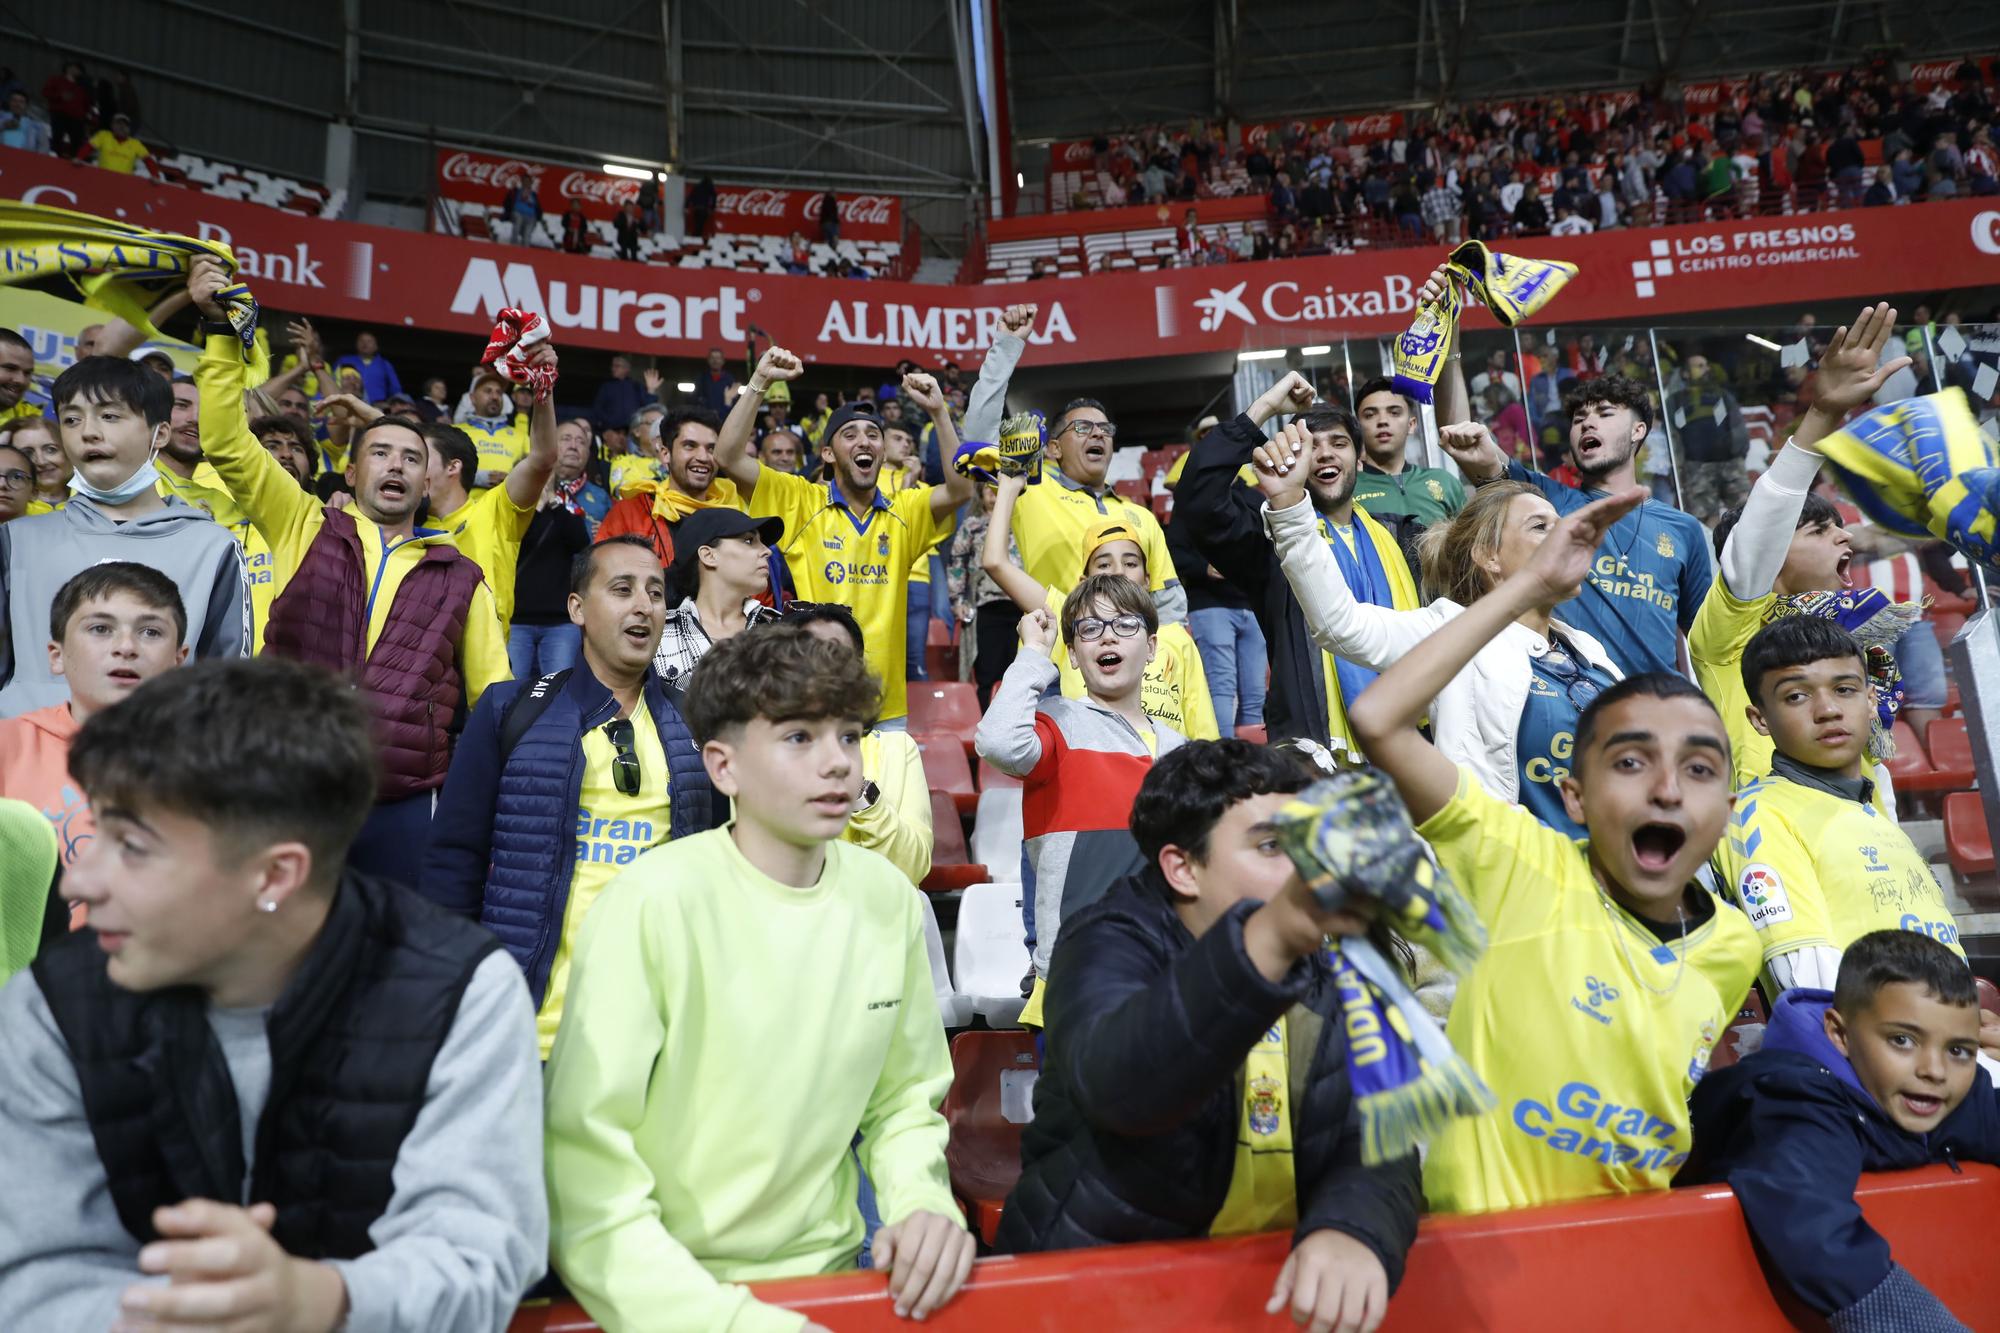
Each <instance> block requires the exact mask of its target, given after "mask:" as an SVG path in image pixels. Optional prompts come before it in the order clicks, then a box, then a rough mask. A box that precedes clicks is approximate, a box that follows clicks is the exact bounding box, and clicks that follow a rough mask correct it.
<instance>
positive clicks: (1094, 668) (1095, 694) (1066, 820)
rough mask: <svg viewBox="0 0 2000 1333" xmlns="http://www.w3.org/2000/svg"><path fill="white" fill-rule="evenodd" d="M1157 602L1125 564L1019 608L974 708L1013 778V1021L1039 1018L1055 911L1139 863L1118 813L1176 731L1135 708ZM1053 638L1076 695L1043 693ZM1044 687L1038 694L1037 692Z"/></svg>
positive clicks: (989, 755)
mask: <svg viewBox="0 0 2000 1333" xmlns="http://www.w3.org/2000/svg"><path fill="white" fill-rule="evenodd" d="M1159 627H1160V619H1159V612H1158V610H1157V609H1156V608H1155V605H1154V601H1153V598H1152V597H1151V596H1150V595H1149V594H1148V593H1147V590H1146V589H1145V588H1143V587H1141V586H1140V585H1139V584H1138V583H1135V582H1134V581H1133V580H1131V579H1129V578H1127V577H1125V576H1124V575H1123V574H1092V575H1089V576H1087V577H1086V578H1085V579H1084V580H1083V582H1081V583H1079V584H1077V585H1076V587H1075V588H1074V589H1072V590H1071V592H1070V594H1069V597H1068V599H1067V600H1065V601H1064V602H1063V605H1062V636H1061V638H1060V639H1058V638H1057V636H1056V625H1055V623H1054V618H1053V617H1052V616H1050V615H1049V613H1048V611H1047V610H1046V609H1038V610H1034V611H1030V612H1029V613H1028V614H1027V615H1025V616H1023V617H1021V628H1020V632H1021V650H1020V652H1019V653H1018V654H1016V655H1015V658H1014V661H1013V664H1012V665H1011V666H1009V667H1008V668H1007V674H1006V675H1004V676H1002V677H1001V678H1000V685H999V688H997V689H995V690H994V691H993V702H992V703H991V704H989V705H988V706H987V709H986V715H985V716H984V717H982V718H981V719H980V720H979V731H978V734H977V736H976V738H975V741H974V743H975V745H976V747H977V749H978V751H979V755H980V757H981V758H983V759H985V760H986V762H987V763H989V764H991V765H993V766H994V767H995V768H997V769H999V770H1000V771H1001V772H1003V773H1011V774H1013V775H1014V776H1015V777H1018V778H1020V779H1021V782H1022V793H1021V825H1022V833H1023V836H1024V838H1025V841H1024V842H1023V843H1022V846H1021V856H1022V860H1023V862H1024V866H1023V874H1022V884H1023V886H1024V889H1025V890H1026V891H1025V892H1024V893H1023V894H1022V898H1021V914H1022V917H1023V918H1024V920H1023V922H1022V925H1023V928H1024V929H1025V931H1026V932H1027V941H1028V948H1029V950H1030V952H1031V953H1032V954H1033V956H1034V973H1033V976H1032V979H1031V985H1030V987H1029V996H1028V1005H1027V1008H1025V1009H1023V1010H1022V1012H1021V1021H1022V1022H1024V1023H1030V1024H1035V1025H1039V1024H1040V1022H1041V1011H1042V992H1043V988H1044V983H1045V980H1046V978H1047V977H1048V971H1049V956H1050V953H1051V952H1052V951H1053V950H1054V948H1055V943H1056V932H1057V931H1058V930H1059V929H1060V928H1061V925H1062V921H1063V918H1064V917H1066V916H1068V915H1070V914H1071V913H1074V912H1077V911H1081V910H1082V909H1083V908H1085V907H1087V906H1089V905H1090V904H1091V903H1093V902H1095V901H1097V899H1098V898H1099V897H1100V896H1101V895H1102V894H1103V892H1104V890H1105V889H1106V888H1107V887H1109V886H1110V885H1111V884H1112V883H1114V882H1115V881H1117V880H1118V879H1120V878H1122V877H1124V876H1126V875H1132V874H1137V873H1138V872H1139V870H1140V869H1142V868H1143V863H1142V862H1141V861H1140V858H1139V845H1138V844H1137V843H1136V842H1134V841H1133V840H1132V833H1131V830H1130V829H1129V828H1128V827H1127V820H1128V818H1129V816H1130V814H1131V810H1132V801H1133V798H1134V797H1135V796H1137V795H1138V792H1139V784H1140V783H1141V782H1142V781H1143V780H1144V779H1145V776H1146V770H1147V769H1148V768H1150V767H1152V765H1153V761H1154V760H1156V759H1158V758H1159V757H1160V756H1161V755H1164V754H1166V753H1167V752H1168V751H1170V750H1172V749H1173V748H1174V747H1175V746H1177V745H1179V744H1181V742H1182V741H1183V740H1184V739H1185V738H1184V737H1183V736H1182V735H1181V734H1180V733H1179V732H1177V731H1175V730H1173V729H1172V728H1171V727H1169V726H1167V725H1166V724H1165V723H1164V722H1161V721H1160V720H1159V719H1158V718H1155V717H1151V716H1148V715H1147V713H1146V711H1145V703H1144V691H1145V671H1146V665H1147V663H1149V662H1151V661H1152V660H1153V654H1154V652H1155V650H1156V646H1157V639H1156V636H1157V635H1158V633H1159ZM1058 643H1063V644H1067V645H1068V647H1067V648H1065V649H1064V650H1063V651H1065V652H1066V653H1067V654H1068V656H1069V659H1070V661H1071V663H1072V664H1073V665H1074V666H1075V667H1076V669H1077V670H1078V671H1079V672H1081V673H1082V675H1083V687H1084V697H1083V698H1081V699H1070V698H1066V697H1064V696H1062V695H1059V694H1052V693H1050V690H1051V687H1052V686H1054V685H1055V683H1056V679H1057V672H1056V664H1055V662H1054V661H1053V660H1051V654H1052V653H1053V652H1054V651H1055V645H1056V644H1058ZM1045 696H1046V697H1045Z"/></svg>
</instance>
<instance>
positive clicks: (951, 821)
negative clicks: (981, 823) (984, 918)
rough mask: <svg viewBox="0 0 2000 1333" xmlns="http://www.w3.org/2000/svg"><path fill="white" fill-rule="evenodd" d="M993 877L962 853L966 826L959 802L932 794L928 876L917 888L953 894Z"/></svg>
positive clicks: (965, 853)
mask: <svg viewBox="0 0 2000 1333" xmlns="http://www.w3.org/2000/svg"><path fill="white" fill-rule="evenodd" d="M992 878H993V876H992V875H990V874H989V873H987V870H986V867H985V866H982V865H976V864H972V862H971V855H970V853H968V852H967V851H966V850H965V825H964V824H962V823H960V822H959V818H958V803H957V802H956V801H954V800H953V799H952V798H951V797H950V796H948V795H946V794H945V793H944V792H941V791H934V792H932V793H931V873H930V874H928V875H925V876H924V882H923V883H922V884H919V885H918V886H917V887H918V888H920V889H922V890H923V891H924V892H925V893H954V892H956V891H958V890H959V889H963V888H965V887H967V886H968V885H972V884H984V883H986V882H988V881H989V880H991V879H992Z"/></svg>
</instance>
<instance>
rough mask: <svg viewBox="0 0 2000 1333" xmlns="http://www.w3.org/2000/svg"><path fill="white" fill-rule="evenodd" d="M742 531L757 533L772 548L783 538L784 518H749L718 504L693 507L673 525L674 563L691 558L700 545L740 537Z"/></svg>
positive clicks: (744, 514)
mask: <svg viewBox="0 0 2000 1333" xmlns="http://www.w3.org/2000/svg"><path fill="white" fill-rule="evenodd" d="M746 532H755V533H758V534H760V535H761V536H762V537H763V538H764V545H766V546H771V547H775V546H776V545H777V544H778V543H779V542H780V541H782V540H784V536H785V520H784V519H782V518H752V517H751V516H750V515H748V514H746V513H744V512H743V511H742V510H741V509H724V508H721V507H720V506H718V507H716V508H714V509H697V510H695V511H694V512H693V513H692V514H689V515H688V516H687V517H686V518H684V519H682V520H681V521H680V522H679V523H678V524H676V525H675V526H674V563H675V564H676V565H678V564H680V562H681V561H682V559H684V558H685V559H688V560H692V559H694V558H695V553H696V552H697V551H699V550H701V548H702V547H704V546H713V545H715V544H716V543H717V542H725V541H728V540H729V539H730V538H731V537H741V536H742V535H743V534H744V533H746Z"/></svg>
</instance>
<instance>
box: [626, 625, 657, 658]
mask: <svg viewBox="0 0 2000 1333" xmlns="http://www.w3.org/2000/svg"><path fill="white" fill-rule="evenodd" d="M619 633H621V634H623V635H624V636H625V638H626V641H627V642H629V643H631V644H632V645H633V646H634V647H637V648H642V649H645V650H646V651H648V652H651V651H652V646H653V626H652V623H651V622H650V621H646V620H630V621H627V622H626V623H625V628H624V629H622V630H620V631H619Z"/></svg>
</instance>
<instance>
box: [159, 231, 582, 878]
mask: <svg viewBox="0 0 2000 1333" xmlns="http://www.w3.org/2000/svg"><path fill="white" fill-rule="evenodd" d="M228 281H229V278H228V274H227V273H226V272H225V271H224V270H223V268H222V266H221V265H220V264H219V263H217V262H216V261H214V260H212V259H208V258H198V259H196V260H195V261H194V265H193V268H192V270H191V271H190V272H189V274H188V294H189V295H190V296H191V297H192V298H193V299H194V304H195V307H196V308H197V309H198V310H200V311H201V313H202V317H203V321H204V322H203V325H202V332H203V334H204V335H205V338H206V343H207V346H206V349H205V351H204V352H203V355H202V358H201V364H200V365H199V366H198V367H197V368H196V370H195V384H196V385H197V386H198V387H199V388H200V390H201V427H202V428H201V441H202V445H203V449H204V452H205V453H206V454H207V455H208V460H209V462H211V463H213V464H214V465H215V470H216V471H217V472H218V473H220V474H221V477H222V480H223V483H224V484H225V485H226V486H227V487H228V488H229V493H230V495H231V496H232V497H233V498H234V499H235V500H236V502H237V503H238V504H240V505H241V506H242V508H243V512H244V513H245V514H246V515H248V517H249V519H250V522H251V523H252V524H253V525H255V527H256V528H257V530H258V532H260V533H262V534H263V536H264V539H265V540H266V541H268V542H269V543H270V545H271V557H272V562H273V567H274V568H273V574H274V583H275V586H276V588H277V595H276V596H275V597H274V598H273V600H272V602H271V609H270V613H269V617H268V619H267V621H266V623H265V630H264V646H265V648H267V649H268V650H269V651H270V652H271V653H272V654H274V655H276V656H279V657H291V658H296V659H298V660H300V661H305V662H315V663H318V664H319V665H321V666H326V667H330V668H332V669H333V670H335V671H338V672H341V673H343V674H344V675H347V676H348V677H350V678H352V679H354V680H356V681H357V682H358V683H359V685H360V686H361V690H362V694H363V696H364V697H365V698H366V700H367V702H368V707H369V711H370V712H371V713H372V715H373V721H374V730H375V743H376V745H377V747H378V749H379V751H380V754H381V760H382V774H381V781H380V784H379V786H378V788H377V796H376V803H375V809H374V812H373V813H372V814H370V815H369V817H368V822H367V823H366V824H364V825H363V826H362V830H361V834H360V836H359V837H358V838H356V839H355V841H354V844H353V846H352V848H351V849H350V850H349V852H348V857H347V859H348V864H349V865H351V866H352V867H353V868H355V869H356V870H360V871H362V872H364V873H368V874H379V875H382V876H384V877H385V878H390V879H395V880H399V881H407V880H408V879H409V878H410V877H411V876H412V875H413V874H414V873H415V872H416V870H417V868H418V867H419V866H421V865H422V864H423V857H424V847H425V844H426V842H427V840H428V838H429V834H430V818H431V806H432V803H433V801H434V800H435V797H436V793H437V790H438V789H439V788H440V787H442V786H443V785H444V778H445V771H446V769H447V767H448V766H449V764H450V762H451V736H450V733H449V730H448V728H449V727H450V726H451V723H452V719H453V718H455V717H457V716H458V714H459V710H460V709H461V708H470V707H471V706H472V705H473V704H475V703H477V702H478V700H479V696H480V694H481V692H482V691H484V690H485V689H486V687H487V686H488V685H491V684H493V683H494V682H496V681H502V680H506V679H507V678H508V670H507V635H506V631H505V630H503V629H502V628H501V625H500V617H499V615H498V614H497V613H496V612H495V610H494V605H493V596H492V593H491V592H490V591H489V589H488V588H487V585H486V581H485V579H484V578H483V577H482V575H481V573H480V569H479V566H478V565H477V564H476V563H474V562H473V561H472V560H471V559H469V558H467V557H466V556H464V555H463V554H461V553H460V552H459V551H458V550H457V549H456V548H455V547H453V545H452V542H451V537H450V535H449V534H448V533H445V532H441V531H437V530H435V529H431V528H419V527H417V526H416V515H417V505H418V503H419V502H420V501H421V500H422V499H423V498H424V484H425V474H426V472H427V470H428V468H429V465H430V445H429V444H428V443H427V442H426V440H425V439H424V436H423V434H422V433H421V432H419V431H418V430H417V428H416V427H415V426H412V425H411V424H410V423H408V422H407V421H403V420H401V419H400V418H397V417H381V418H379V419H377V420H375V421H371V422H369V423H368V424H367V425H365V426H363V427H361V428H360V429H359V430H357V431H356V432H355V435H354V438H353V440H352V442H351V443H350V445H349V450H348V464H347V480H348V483H349V484H350V485H351V486H352V487H353V488H354V501H353V503H352V504H351V505H349V506H348V507H347V508H345V509H334V508H331V507H329V506H327V505H323V504H321V503H320V502H319V500H318V499H317V498H315V497H314V496H313V494H312V493H311V492H309V491H306V490H303V489H301V488H300V486H299V484H298V481H297V480H296V479H295V478H294V477H293V475H292V474H291V473H290V472H288V471H286V470H285V467H284V465H283V464H281V463H279V462H278V460H277V459H275V458H273V457H272V456H271V454H270V453H269V452H268V451H266V450H265V448H264V446H263V445H261V444H259V443H258V442H257V438H256V437H255V436H254V435H252V434H251V433H250V426H249V422H248V421H247V420H246V418H245V416H244V412H243V371H244V365H243V353H242V348H241V345H240V344H238V343H236V342H235V334H234V333H233V331H231V330H230V329H229V326H228V324H227V322H226V321H225V320H224V319H223V315H222V308H221V306H219V305H218V304H217V303H216V299H215V297H216V293H217V292H219V291H220V290H222V288H223V287H224V286H226V285H227V284H228ZM542 355H546V356H553V355H554V352H553V350H545V351H544V352H543V353H542ZM535 410H536V412H537V413H538V414H544V413H545V414H547V418H548V419H547V422H546V426H547V429H548V432H549V433H550V435H553V433H554V424H555V423H554V412H555V409H554V407H553V406H552V405H551V404H549V403H547V402H543V403H539V404H537V405H536V408H535Z"/></svg>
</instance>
